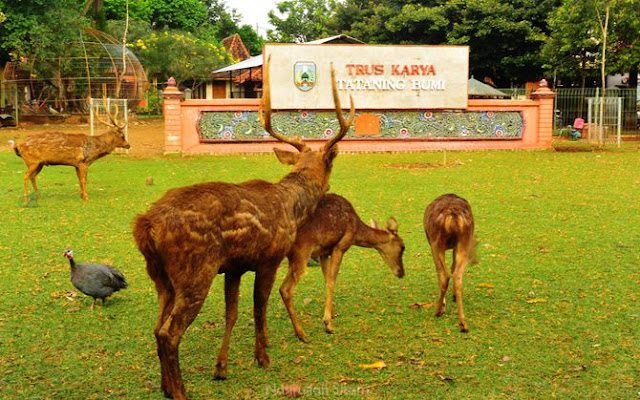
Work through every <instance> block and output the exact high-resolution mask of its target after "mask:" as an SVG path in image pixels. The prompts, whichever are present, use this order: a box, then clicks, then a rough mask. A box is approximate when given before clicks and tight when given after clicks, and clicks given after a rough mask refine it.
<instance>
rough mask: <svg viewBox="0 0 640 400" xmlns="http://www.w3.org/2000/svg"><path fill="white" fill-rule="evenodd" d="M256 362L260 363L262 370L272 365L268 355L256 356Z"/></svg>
mask: <svg viewBox="0 0 640 400" xmlns="http://www.w3.org/2000/svg"><path fill="white" fill-rule="evenodd" d="M256 360H257V361H258V365H259V366H260V367H262V368H266V367H268V366H269V365H270V364H271V360H269V356H268V355H267V353H262V354H256Z"/></svg>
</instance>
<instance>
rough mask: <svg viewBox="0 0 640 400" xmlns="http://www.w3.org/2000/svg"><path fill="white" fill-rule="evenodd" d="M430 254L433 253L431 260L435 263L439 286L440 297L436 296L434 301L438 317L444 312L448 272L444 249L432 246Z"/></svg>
mask: <svg viewBox="0 0 640 400" xmlns="http://www.w3.org/2000/svg"><path fill="white" fill-rule="evenodd" d="M431 254H432V255H433V261H434V263H435V264H436V272H437V274H438V284H439V286H440V297H438V302H437V303H436V317H439V316H441V315H442V314H443V313H444V306H445V298H444V297H445V295H446V294H447V288H448V287H449V273H448V272H447V266H446V264H445V258H444V249H439V248H437V247H432V248H431Z"/></svg>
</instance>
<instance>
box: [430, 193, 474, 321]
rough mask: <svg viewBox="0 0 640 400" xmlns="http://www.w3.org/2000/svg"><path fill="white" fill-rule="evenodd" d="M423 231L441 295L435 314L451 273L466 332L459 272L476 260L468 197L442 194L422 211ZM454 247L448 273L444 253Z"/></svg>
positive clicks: (440, 310)
mask: <svg viewBox="0 0 640 400" xmlns="http://www.w3.org/2000/svg"><path fill="white" fill-rule="evenodd" d="M424 231H425V233H426V235H427V240H428V241H429V244H430V246H431V255H432V256H433V260H434V262H435V264H436V272H437V273H438V281H439V285H440V297H439V298H438V303H437V304H436V316H438V317H439V316H441V315H442V314H443V313H444V306H445V295H446V293H447V289H448V287H449V279H451V276H453V301H455V302H456V303H457V304H458V320H459V323H460V331H461V332H469V327H468V325H467V322H466V319H465V316H464V309H463V307H462V274H463V273H464V270H465V268H466V266H467V264H468V263H469V262H471V263H475V262H476V257H475V255H476V244H477V241H476V240H475V238H474V236H473V231H474V221H473V214H472V213H471V206H470V205H469V203H468V202H467V200H465V199H463V198H462V197H459V196H457V195H455V194H444V195H442V196H440V197H438V198H436V199H435V200H434V201H433V202H431V204H429V205H428V206H427V208H426V210H425V212H424ZM449 249H452V250H453V262H452V264H451V274H449V272H448V271H447V266H446V263H445V252H446V251H447V250H449Z"/></svg>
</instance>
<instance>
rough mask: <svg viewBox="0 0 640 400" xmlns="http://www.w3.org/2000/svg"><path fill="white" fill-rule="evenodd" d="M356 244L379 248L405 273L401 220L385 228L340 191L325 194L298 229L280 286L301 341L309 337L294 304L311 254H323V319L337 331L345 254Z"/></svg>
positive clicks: (389, 262)
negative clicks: (336, 300)
mask: <svg viewBox="0 0 640 400" xmlns="http://www.w3.org/2000/svg"><path fill="white" fill-rule="evenodd" d="M353 245H356V246H360V247H367V248H374V249H376V250H378V252H379V253H380V255H381V256H382V259H383V260H384V261H385V262H386V264H387V265H388V266H389V268H391V271H393V273H394V275H395V276H397V277H398V278H402V277H403V276H404V267H403V265H402V254H403V252H404V242H403V241H402V238H400V236H398V222H397V221H396V220H395V218H393V217H391V218H389V220H388V221H387V228H386V229H381V228H380V226H379V225H378V224H377V223H375V224H374V227H369V226H367V225H366V224H365V223H364V222H362V220H361V219H360V217H358V214H356V211H355V210H354V209H353V206H352V205H351V203H349V201H348V200H347V199H345V198H344V197H342V196H338V195H336V194H328V195H326V196H324V197H323V198H322V200H320V203H318V207H317V208H316V211H315V212H314V213H313V215H312V216H311V218H310V219H309V221H308V222H307V223H306V224H304V225H303V226H302V227H301V228H300V229H298V235H297V236H296V241H295V243H294V245H293V247H292V249H291V251H290V252H289V254H288V255H287V258H288V259H289V271H288V273H287V276H286V278H285V279H284V282H282V285H281V286H280V295H281V296H282V300H283V301H284V305H285V307H286V308H287V311H288V312H289V317H290V318H291V323H292V324H293V329H294V331H295V334H296V336H297V337H298V339H300V340H301V341H303V342H308V339H307V335H306V333H305V332H304V330H303V329H302V326H301V324H300V322H299V321H298V318H297V316H296V313H295V310H294V308H293V292H294V288H295V287H296V285H297V284H298V282H299V281H300V278H301V277H302V275H304V273H305V272H306V266H307V262H308V260H309V257H311V256H316V257H320V265H321V266H322V273H323V274H324V281H325V285H326V300H325V306H324V316H323V318H322V321H323V322H324V326H325V331H326V332H327V333H333V332H334V326H333V292H334V288H335V282H336V279H337V277H338V272H339V270H340V263H341V261H342V257H343V256H344V253H346V252H347V250H349V248H350V247H351V246H353Z"/></svg>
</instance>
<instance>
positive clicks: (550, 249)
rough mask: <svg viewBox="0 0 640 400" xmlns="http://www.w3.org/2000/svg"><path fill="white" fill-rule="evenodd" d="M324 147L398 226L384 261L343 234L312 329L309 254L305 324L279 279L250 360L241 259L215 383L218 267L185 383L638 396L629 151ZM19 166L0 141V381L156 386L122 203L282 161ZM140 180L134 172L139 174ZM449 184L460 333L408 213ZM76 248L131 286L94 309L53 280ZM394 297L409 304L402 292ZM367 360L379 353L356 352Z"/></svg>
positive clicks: (416, 219) (33, 392)
mask: <svg viewBox="0 0 640 400" xmlns="http://www.w3.org/2000/svg"><path fill="white" fill-rule="evenodd" d="M441 161H442V155H441V154H439V153H415V154H368V155H363V154H359V155H354V154H342V155H340V156H339V157H338V158H337V159H336V162H335V166H334V173H333V176H332V180H331V188H332V191H333V192H335V193H338V194H341V195H343V196H345V197H346V198H348V199H349V200H351V202H352V203H353V205H354V207H355V208H356V210H357V211H358V213H359V214H360V216H361V217H362V219H363V220H365V221H368V220H369V219H370V218H372V217H373V218H377V219H379V220H381V221H386V219H387V218H388V217H389V216H391V215H393V216H395V217H396V218H397V220H398V221H399V224H400V234H401V236H402V237H403V238H404V240H405V243H406V247H407V250H406V252H405V259H404V263H405V270H406V276H405V277H404V278H403V279H397V278H395V277H394V276H393V275H392V274H391V271H390V270H389V268H387V267H386V266H385V265H383V262H382V260H381V258H380V257H379V255H378V254H377V253H376V252H375V251H374V250H370V249H359V248H352V249H351V250H350V251H349V252H348V253H347V255H346V256H345V259H344V261H343V265H342V268H341V272H340V276H339V277H338V281H337V285H336V294H335V297H334V300H335V303H336V307H335V311H336V313H337V316H336V317H335V319H334V323H335V326H336V333H335V334H334V335H328V334H325V333H324V330H323V324H322V321H321V318H322V308H323V299H324V297H323V296H324V286H323V280H322V276H321V275H322V274H321V272H320V271H319V268H317V267H316V268H310V269H309V273H308V274H307V275H306V276H305V277H303V279H302V281H301V283H300V285H298V288H297V293H296V308H297V311H298V313H299V316H300V318H301V322H302V323H303V325H304V327H305V329H306V331H307V333H308V334H309V337H310V339H311V342H310V343H309V344H304V343H301V342H299V341H298V340H297V339H296V337H295V336H294V334H293V329H292V327H291V324H290V322H289V319H288V315H287V313H286V310H285V309H284V306H283V305H282V302H281V300H280V296H279V294H278V293H277V287H278V286H279V285H280V283H281V282H282V279H283V278H284V274H285V272H286V261H285V267H284V268H281V269H280V271H279V274H278V279H277V281H276V289H275V290H274V292H273V293H272V297H271V301H270V303H269V316H268V321H269V335H270V347H269V349H268V352H269V355H270V357H271V361H272V366H271V367H270V368H268V369H260V368H258V367H257V365H256V363H255V362H254V360H253V340H254V329H253V321H252V319H253V317H252V295H251V291H252V284H253V274H247V275H246V276H245V279H244V280H243V285H242V292H241V293H242V295H241V300H240V310H239V319H238V323H237V324H236V327H235V330H234V332H233V336H232V345H231V351H230V364H229V379H228V380H227V381H214V380H213V379H212V378H213V365H214V364H215V359H216V355H217V352H218V349H219V346H220V344H221V338H222V335H223V327H224V301H223V290H222V286H223V279H221V278H220V277H218V278H217V279H215V280H214V284H213V287H212V289H211V293H210V295H209V297H208V299H207V303H206V304H205V306H204V307H203V309H202V311H201V313H200V315H199V317H198V318H197V319H196V321H195V322H194V323H193V325H192V326H191V327H190V328H189V330H188V331H187V333H186V335H185V337H184V339H183V341H182V345H181V348H180V350H181V366H182V371H183V377H184V379H185V384H186V388H187V394H188V395H189V396H190V397H191V398H194V399H213V398H230V399H238V398H246V399H260V398H273V397H277V396H280V395H281V392H282V389H283V388H284V387H286V386H288V385H297V386H299V388H300V390H301V391H302V393H303V394H304V398H310V399H311V398H313V399H316V398H327V399H330V398H370V399H380V398H389V399H412V398H472V399H486V398H510V399H511V398H512V399H549V398H553V397H557V398H563V399H567V398H576V399H578V398H593V399H605V398H606V399H630V398H639V397H640V379H639V377H640V345H639V343H640V333H639V332H640V329H639V328H640V305H639V300H640V299H639V295H640V268H639V267H640V256H639V254H640V253H639V252H638V249H639V248H640V202H639V201H638V200H639V199H640V174H639V171H640V157H639V154H638V151H637V148H635V147H633V148H631V147H628V148H627V149H626V150H624V151H615V152H589V153H557V152H551V151H548V152H547V151H537V152H509V151H504V152H469V153H466V152H461V153H449V154H448V161H449V162H448V166H447V167H435V166H434V165H433V164H437V163H439V162H441ZM24 169H25V167H24V164H23V163H22V161H21V160H20V159H19V158H17V157H16V156H15V155H14V154H13V153H9V152H1V153H0V190H1V193H2V194H1V195H0V207H1V209H2V217H0V294H1V297H0V398H3V399H5V398H33V399H36V398H37V399H40V398H52V399H93V398H100V399H102V398H140V399H150V398H155V399H160V398H162V393H161V391H160V389H159V386H160V385H159V376H160V374H159V364H158V360H157V357H156V354H155V340H154V338H153V333H152V329H153V325H154V323H155V318H156V311H157V310H156V294H155V290H154V288H153V285H152V282H151V281H150V279H149V278H148V277H147V275H146V272H145V268H144V262H143V259H142V256H141V255H140V253H139V252H138V251H137V249H136V248H135V245H134V242H133V240H132V235H131V221H132V219H133V217H134V216H135V215H136V214H137V213H140V212H144V211H145V210H146V209H147V208H148V207H149V206H150V204H151V203H153V202H154V201H155V200H157V199H158V198H159V197H160V196H161V195H162V194H163V193H164V192H165V191H166V190H167V189H168V188H171V187H176V186H184V185H188V184H192V183H197V182H202V181H209V180H222V181H228V182H239V181H242V180H246V179H249V178H261V179H265V180H268V181H276V180H277V179H279V178H280V177H282V176H283V175H284V174H285V173H286V172H287V170H288V169H287V167H284V166H281V165H280V164H278V163H277V161H276V158H275V156H273V155H255V156H235V157H231V156H229V157H220V156H218V157H204V156H202V157H185V158H178V157H169V158H153V159H131V158H129V157H127V156H124V155H112V156H109V157H107V158H105V159H104V160H100V161H98V162H97V163H96V164H95V165H94V166H92V167H91V169H90V172H89V183H88V192H89V197H90V200H89V201H87V202H84V201H82V200H81V199H80V196H79V187H78V183H77V179H76V176H75V172H74V171H73V169H71V168H69V167H52V168H46V169H45V170H44V171H43V173H42V174H40V177H39V184H40V188H41V192H42V195H43V196H42V199H41V200H39V201H37V202H31V203H29V204H28V205H27V206H26V207H25V206H24V205H23V204H22V202H21V197H22V176H23V173H24ZM148 176H151V177H153V178H154V182H155V183H154V185H151V186H149V185H145V178H146V177H148ZM448 192H454V193H457V194H459V195H461V196H463V197H465V198H467V199H468V200H469V202H470V203H471V205H472V207H473V211H474V214H475V217H476V232H477V237H478V239H479V240H480V253H479V256H480V263H479V264H477V265H474V266H470V267H469V268H468V269H467V272H466V274H465V278H464V287H465V311H466V314H467V322H468V323H469V327H470V330H471V331H470V333H468V334H462V333H460V332H459V330H458V326H457V315H456V312H455V310H454V307H452V303H451V301H450V297H449V305H448V308H447V311H446V313H445V315H444V316H443V317H441V318H435V317H434V316H433V307H432V306H430V304H431V303H434V302H435V300H436V298H437V283H436V275H435V268H434V266H433V263H432V260H431V256H430V252H429V249H428V245H427V242H426V239H425V236H424V232H423V229H422V215H423V212H424V209H425V207H426V205H427V204H428V203H429V202H430V201H431V200H432V199H434V198H435V197H436V196H438V195H440V194H443V193H448ZM67 246H70V247H72V248H73V249H74V251H75V256H76V260H77V261H78V262H99V263H110V264H112V265H115V266H116V267H118V268H119V269H120V270H121V271H123V272H124V274H125V275H126V277H127V279H128V281H129V283H130V288H129V289H127V290H125V291H122V292H118V293H116V294H115V295H113V296H112V297H111V298H110V299H109V300H108V301H107V306H106V307H104V308H103V307H100V306H98V307H96V309H95V311H93V312H91V311H90V309H89V306H90V303H91V299H90V298H88V297H86V296H84V295H82V294H80V293H77V292H76V291H75V289H74V288H73V286H72V285H71V282H70V281H69V265H68V262H67V260H66V259H64V258H63V257H62V253H63V251H64V249H65V247H67ZM412 305H419V306H418V307H416V306H414V307H412ZM378 361H383V362H384V363H385V365H386V367H385V368H382V369H379V370H375V369H364V368H361V367H360V365H363V364H364V365H366V364H373V363H375V362H378Z"/></svg>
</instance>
